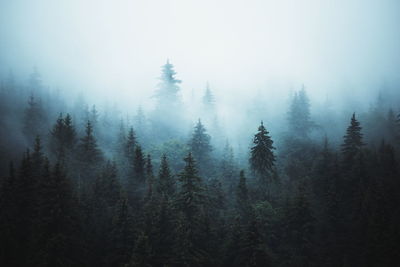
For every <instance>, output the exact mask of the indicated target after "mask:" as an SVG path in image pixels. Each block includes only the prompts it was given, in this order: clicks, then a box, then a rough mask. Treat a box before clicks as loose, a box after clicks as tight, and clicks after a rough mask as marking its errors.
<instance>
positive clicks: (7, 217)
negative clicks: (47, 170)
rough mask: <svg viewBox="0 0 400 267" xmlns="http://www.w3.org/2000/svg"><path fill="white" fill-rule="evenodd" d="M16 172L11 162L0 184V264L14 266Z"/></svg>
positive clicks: (15, 246) (17, 214)
mask: <svg viewBox="0 0 400 267" xmlns="http://www.w3.org/2000/svg"><path fill="white" fill-rule="evenodd" d="M16 178H17V177H16V173H15V169H14V165H13V163H12V162H11V163H10V167H9V175H7V176H6V177H5V178H4V179H3V180H2V181H1V182H2V183H1V185H0V190H1V191H0V192H1V193H0V240H1V241H0V265H2V266H16V265H17V262H18V256H19V255H18V252H19V246H18V242H17V241H18V239H17V236H18V235H17V233H18V231H19V229H18V228H17V220H18V216H20V214H19V212H18V208H17V199H16V193H17V188H16V182H17V181H16Z"/></svg>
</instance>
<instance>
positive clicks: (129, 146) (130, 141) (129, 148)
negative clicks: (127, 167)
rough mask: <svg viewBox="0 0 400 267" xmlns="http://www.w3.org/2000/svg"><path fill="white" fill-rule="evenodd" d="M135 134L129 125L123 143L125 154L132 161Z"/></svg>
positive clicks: (135, 143)
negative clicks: (124, 142)
mask: <svg viewBox="0 0 400 267" xmlns="http://www.w3.org/2000/svg"><path fill="white" fill-rule="evenodd" d="M136 145H137V142H136V134H135V131H134V130H133V128H132V127H131V128H130V129H129V132H128V136H127V137H126V144H125V156H126V158H127V159H128V160H129V161H133V160H134V158H135V149H136Z"/></svg>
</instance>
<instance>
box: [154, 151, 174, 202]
mask: <svg viewBox="0 0 400 267" xmlns="http://www.w3.org/2000/svg"><path fill="white" fill-rule="evenodd" d="M175 191H176V184H175V180H174V177H173V176H172V174H171V171H170V169H169V166H168V160H167V156H166V155H165V154H163V156H162V158H161V165H160V170H159V173H158V181H157V192H158V193H159V194H160V195H162V196H165V197H168V198H172V197H173V195H174V194H175Z"/></svg>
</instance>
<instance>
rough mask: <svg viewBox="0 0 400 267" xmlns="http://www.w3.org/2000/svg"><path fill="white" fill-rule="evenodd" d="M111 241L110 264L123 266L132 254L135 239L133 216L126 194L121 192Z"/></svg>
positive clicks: (115, 211)
mask: <svg viewBox="0 0 400 267" xmlns="http://www.w3.org/2000/svg"><path fill="white" fill-rule="evenodd" d="M110 242H111V244H112V246H111V249H110V250H111V251H110V258H109V260H108V262H109V265H110V266H122V265H124V264H126V263H127V262H128V261H129V259H130V257H131V255H132V250H133V244H134V243H135V241H134V229H133V217H132V213H131V208H130V206H129V203H128V199H127V197H126V196H125V194H121V198H120V199H119V201H118V203H117V206H116V208H115V209H114V217H113V222H112V230H111V235H110Z"/></svg>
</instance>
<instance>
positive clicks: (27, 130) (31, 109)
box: [23, 94, 46, 142]
mask: <svg viewBox="0 0 400 267" xmlns="http://www.w3.org/2000/svg"><path fill="white" fill-rule="evenodd" d="M45 125H46V114H45V112H44V110H43V107H42V104H41V101H40V100H39V101H37V100H36V99H35V97H34V96H33V94H32V95H31V96H30V97H29V100H28V107H27V108H26V109H25V111H24V126H23V133H24V134H25V137H26V138H27V139H28V141H29V142H33V140H34V138H35V136H37V135H43V133H44V131H45V130H44V128H45Z"/></svg>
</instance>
